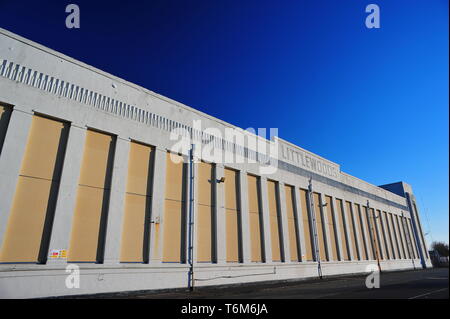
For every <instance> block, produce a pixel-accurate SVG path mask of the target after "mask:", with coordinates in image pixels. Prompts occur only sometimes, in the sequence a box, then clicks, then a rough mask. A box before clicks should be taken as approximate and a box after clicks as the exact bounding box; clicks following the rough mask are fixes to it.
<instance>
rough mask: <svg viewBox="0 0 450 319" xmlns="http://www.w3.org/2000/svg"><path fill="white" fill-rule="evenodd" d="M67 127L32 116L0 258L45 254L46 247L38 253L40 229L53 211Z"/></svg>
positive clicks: (20, 258) (25, 258)
mask: <svg viewBox="0 0 450 319" xmlns="http://www.w3.org/2000/svg"><path fill="white" fill-rule="evenodd" d="M3 113H4V111H3ZM68 128H69V127H68V124H67V123H62V122H59V121H55V120H50V119H47V118H43V117H40V116H33V120H32V123H31V129H30V132H29V134H28V140H27V145H26V148H25V153H24V157H23V160H22V165H21V169H20V176H19V177H18V182H17V186H16V192H15V195H14V200H13V206H12V209H11V211H10V217H9V220H8V227H7V230H6V237H5V241H4V244H3V248H2V252H1V253H0V254H1V257H0V260H1V261H4V262H38V261H39V262H42V261H43V260H39V259H43V258H45V256H46V253H47V252H46V251H42V253H43V254H44V256H41V257H42V258H40V256H39V253H40V248H41V242H42V240H43V235H44V232H48V231H49V229H48V231H46V230H44V227H46V226H45V221H46V218H49V221H51V219H52V218H53V214H54V205H55V203H56V198H57V190H58V185H59V178H60V173H61V167H62V163H63V160H64V156H63V155H64V150H65V145H66V142H67V136H68V135H67V134H68ZM49 235H50V234H49V233H46V234H45V238H48V236H49ZM44 249H47V247H44Z"/></svg>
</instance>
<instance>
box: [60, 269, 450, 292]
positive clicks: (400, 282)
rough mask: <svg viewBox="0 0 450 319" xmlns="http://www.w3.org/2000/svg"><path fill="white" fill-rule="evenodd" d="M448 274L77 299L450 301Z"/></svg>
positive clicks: (444, 271)
mask: <svg viewBox="0 0 450 319" xmlns="http://www.w3.org/2000/svg"><path fill="white" fill-rule="evenodd" d="M448 274H449V269H448V268H433V269H426V270H411V271H397V272H383V273H381V274H380V281H379V283H380V287H379V288H372V289H369V288H367V287H366V276H361V275H358V276H345V277H334V278H325V279H312V280H302V281H294V282H293V281H290V282H283V283H279V282H278V283H260V284H248V285H247V284H245V285H240V286H231V287H199V288H196V289H195V290H194V291H193V292H189V291H187V290H181V289H179V290H173V291H166V292H157V291H156V292H151V291H150V292H125V293H114V294H102V295H90V296H78V298H89V299H90V298H114V299H116V298H118V299H130V298H133V299H449V289H448V287H449V281H448ZM69 298H74V297H69ZM75 298H77V297H75Z"/></svg>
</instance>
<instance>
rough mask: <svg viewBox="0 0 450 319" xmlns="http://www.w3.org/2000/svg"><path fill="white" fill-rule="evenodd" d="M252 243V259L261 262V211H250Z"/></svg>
mask: <svg viewBox="0 0 450 319" xmlns="http://www.w3.org/2000/svg"><path fill="white" fill-rule="evenodd" d="M249 218H250V245H251V260H252V261H253V262H261V261H262V257H261V226H260V222H259V218H260V217H259V213H254V212H250V213H249Z"/></svg>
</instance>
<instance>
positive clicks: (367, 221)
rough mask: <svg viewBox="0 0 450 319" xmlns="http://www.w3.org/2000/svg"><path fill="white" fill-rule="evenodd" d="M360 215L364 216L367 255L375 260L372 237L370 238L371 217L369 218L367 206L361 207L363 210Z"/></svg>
mask: <svg viewBox="0 0 450 319" xmlns="http://www.w3.org/2000/svg"><path fill="white" fill-rule="evenodd" d="M361 213H362V215H363V216H364V220H365V225H364V227H365V229H366V243H367V249H368V250H369V251H368V256H369V260H375V255H374V248H373V239H372V235H371V234H372V230H371V222H372V221H371V219H370V218H369V212H368V210H367V207H365V206H364V207H363V211H362V212H361Z"/></svg>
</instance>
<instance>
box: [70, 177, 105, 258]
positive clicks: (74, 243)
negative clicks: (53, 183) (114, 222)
mask: <svg viewBox="0 0 450 319" xmlns="http://www.w3.org/2000/svg"><path fill="white" fill-rule="evenodd" d="M104 192H105V190H103V189H101V188H94V187H88V186H83V185H79V186H78V190H77V203H76V206H75V212H74V217H73V222H72V234H71V239H70V247H69V252H68V260H69V261H80V262H83V261H84V262H95V261H96V258H97V245H98V239H99V230H100V219H101V215H102V204H103V196H104Z"/></svg>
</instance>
